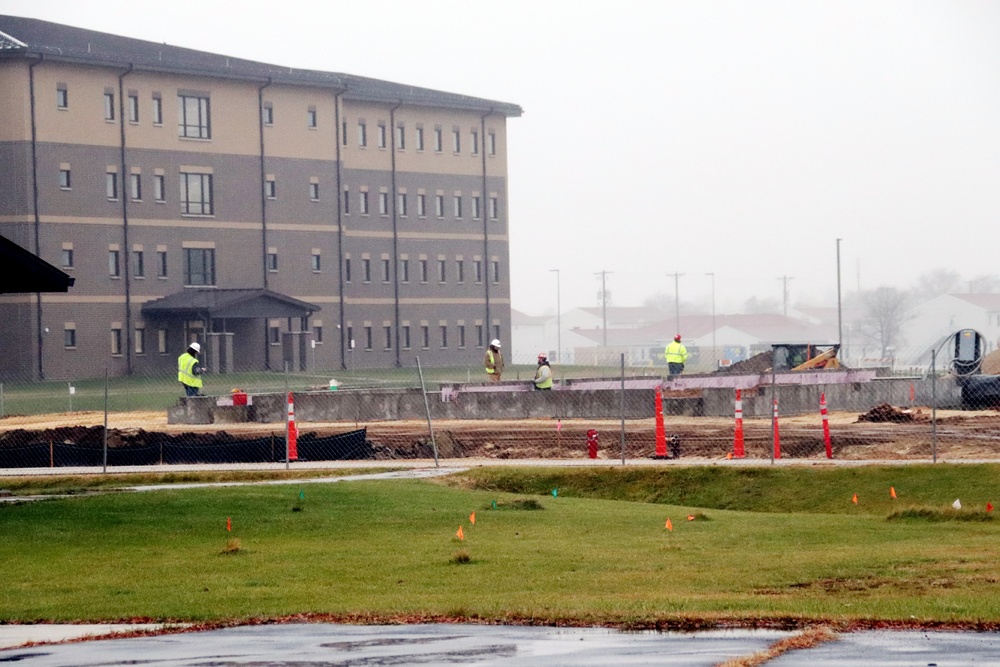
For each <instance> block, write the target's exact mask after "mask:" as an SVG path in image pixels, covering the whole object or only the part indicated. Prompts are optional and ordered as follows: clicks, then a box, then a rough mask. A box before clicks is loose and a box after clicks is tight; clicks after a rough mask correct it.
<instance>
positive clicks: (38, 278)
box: [0, 236, 76, 294]
mask: <svg viewBox="0 0 1000 667" xmlns="http://www.w3.org/2000/svg"><path fill="white" fill-rule="evenodd" d="M0 264H2V265H3V267H4V269H3V271H2V272H0V273H2V275H0V294H25V293H30V292H68V291H69V288H70V287H72V286H73V283H74V282H75V281H76V278H71V277H70V276H68V275H67V274H65V273H63V272H62V271H60V270H59V269H57V268H56V267H54V266H52V265H51V264H49V263H48V262H46V261H45V260H43V259H41V258H40V257H37V256H35V255H33V254H32V253H30V252H29V251H27V250H25V249H24V248H22V247H21V246H19V245H17V244H16V243H14V242H13V241H11V240H10V239H8V238H4V237H3V236H0Z"/></svg>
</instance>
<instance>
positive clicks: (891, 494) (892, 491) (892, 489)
mask: <svg viewBox="0 0 1000 667" xmlns="http://www.w3.org/2000/svg"><path fill="white" fill-rule="evenodd" d="M889 495H890V496H892V499H893V500H895V499H896V487H894V486H890V487H889Z"/></svg>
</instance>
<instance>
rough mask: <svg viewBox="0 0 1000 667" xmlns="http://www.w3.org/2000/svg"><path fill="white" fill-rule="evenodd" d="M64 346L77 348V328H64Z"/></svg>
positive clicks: (70, 348) (68, 348) (69, 348)
mask: <svg viewBox="0 0 1000 667" xmlns="http://www.w3.org/2000/svg"><path fill="white" fill-rule="evenodd" d="M63 347H65V348H66V349H67V350H72V349H75V348H76V329H71V328H66V329H63Z"/></svg>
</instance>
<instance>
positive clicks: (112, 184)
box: [104, 171, 118, 200]
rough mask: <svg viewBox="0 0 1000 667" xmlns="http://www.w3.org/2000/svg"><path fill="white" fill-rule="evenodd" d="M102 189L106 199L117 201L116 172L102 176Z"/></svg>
mask: <svg viewBox="0 0 1000 667" xmlns="http://www.w3.org/2000/svg"><path fill="white" fill-rule="evenodd" d="M104 189H105V194H107V196H108V199H111V200H115V199H118V174H117V173H116V172H113V171H109V172H108V173H107V174H105V175H104Z"/></svg>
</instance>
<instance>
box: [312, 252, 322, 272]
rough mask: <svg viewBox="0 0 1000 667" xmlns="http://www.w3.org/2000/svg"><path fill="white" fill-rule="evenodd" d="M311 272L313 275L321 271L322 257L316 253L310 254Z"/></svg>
mask: <svg viewBox="0 0 1000 667" xmlns="http://www.w3.org/2000/svg"><path fill="white" fill-rule="evenodd" d="M312 270H313V273H319V272H320V271H322V270H323V265H322V255H320V254H319V253H317V252H314V253H313V254H312Z"/></svg>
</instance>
